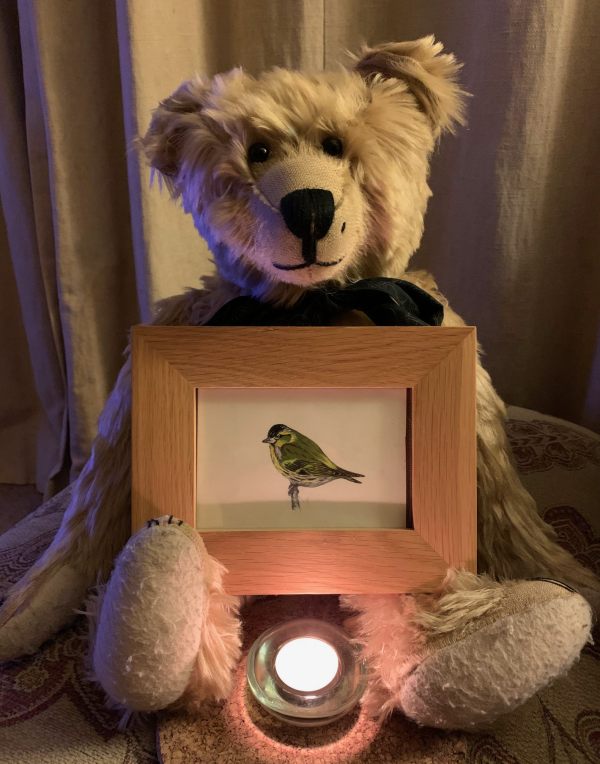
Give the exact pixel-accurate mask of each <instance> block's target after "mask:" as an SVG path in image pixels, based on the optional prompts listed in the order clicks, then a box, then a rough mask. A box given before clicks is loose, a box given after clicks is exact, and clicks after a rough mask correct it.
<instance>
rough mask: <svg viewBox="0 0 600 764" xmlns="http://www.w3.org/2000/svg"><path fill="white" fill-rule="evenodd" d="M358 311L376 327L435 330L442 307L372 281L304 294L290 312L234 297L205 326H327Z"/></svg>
mask: <svg viewBox="0 0 600 764" xmlns="http://www.w3.org/2000/svg"><path fill="white" fill-rule="evenodd" d="M349 310H359V311H362V312H363V313H365V314H366V315H367V316H368V318H370V319H371V321H372V322H373V323H374V324H376V325H378V326H439V325H440V324H441V323H442V320H443V318H444V308H443V307H442V305H441V304H440V303H439V302H438V301H437V300H435V299H434V298H433V297H432V296H431V295H429V294H428V293H427V292H424V291H423V290H422V289H420V288H419V287H418V286H415V285H414V284H412V283H411V282H410V281H404V280H402V279H388V278H375V279H363V280H362V281H356V282H355V283H354V284H350V285H349V286H346V287H342V288H339V289H335V288H332V287H317V288H315V289H309V290H307V291H306V292H305V293H304V294H303V295H302V297H301V298H300V299H299V300H298V301H297V302H296V303H295V304H294V305H292V306H291V307H280V306H276V305H273V304H270V303H268V302H261V301H260V300H257V299H255V298H254V297H235V298H234V299H233V300H230V301H229V302H228V303H226V304H225V305H223V307H222V308H221V309H220V310H218V311H217V312H216V313H215V315H214V316H213V317H212V318H211V319H210V321H208V322H207V325H208V326H328V325H329V324H331V323H332V321H333V320H335V318H336V317H337V316H339V315H340V313H343V312H345V311H349Z"/></svg>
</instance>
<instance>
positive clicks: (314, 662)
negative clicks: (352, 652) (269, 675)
mask: <svg viewBox="0 0 600 764" xmlns="http://www.w3.org/2000/svg"><path fill="white" fill-rule="evenodd" d="M339 667H340V659H339V657H338V654H337V652H336V651H335V649H334V648H333V647H332V645H330V644H329V642H325V641H324V640H323V639H317V638H316V637H298V638H297V639H290V641H289V642H286V643H285V644H284V645H282V646H281V648H280V649H279V651H278V653H277V655H276V657H275V672H276V673H277V676H278V677H279V678H280V679H281V681H282V682H285V684H287V686H288V687H291V688H292V689H293V690H300V692H311V691H316V690H320V689H321V688H322V687H326V686H327V685H328V684H329V683H330V682H331V681H332V679H333V678H334V677H335V675H336V674H337V672H338V670H339Z"/></svg>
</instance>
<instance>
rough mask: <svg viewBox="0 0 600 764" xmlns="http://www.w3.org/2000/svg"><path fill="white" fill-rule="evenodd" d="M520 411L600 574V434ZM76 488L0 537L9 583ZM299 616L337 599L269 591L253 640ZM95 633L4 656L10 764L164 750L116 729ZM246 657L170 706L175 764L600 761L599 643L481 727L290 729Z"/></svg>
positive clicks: (518, 425)
mask: <svg viewBox="0 0 600 764" xmlns="http://www.w3.org/2000/svg"><path fill="white" fill-rule="evenodd" d="M509 417H510V418H509V421H508V425H507V426H508V433H509V436H510V440H511V444H512V447H513V453H514V457H515V460H516V463H517V466H518V468H519V471H520V472H521V475H522V478H523V481H524V483H525V485H526V486H527V487H528V488H529V490H530V491H531V492H532V493H533V495H534V496H535V498H536V499H537V501H538V506H539V510H540V512H541V514H542V515H543V517H544V518H545V519H546V521H547V522H549V523H550V524H551V525H553V526H554V528H555V529H556V531H557V534H558V537H559V540H560V542H561V544H563V545H564V546H565V547H566V548H567V549H569V551H571V552H572V553H573V554H574V555H575V556H576V557H578V559H580V560H581V561H582V562H583V563H584V564H586V565H588V566H589V567H591V568H592V569H594V570H595V571H596V573H598V574H600V437H598V436H597V435H594V434H593V433H591V432H589V431H588V430H585V429H583V428H581V427H577V426H575V425H572V424H569V423H567V422H564V421H562V420H558V419H553V418H552V417H547V416H543V415H541V414H538V413H536V412H533V411H528V410H525V409H517V408H511V409H510V410H509ZM66 498H67V494H61V495H60V496H59V497H55V499H53V500H52V501H51V502H48V503H46V504H45V505H43V506H42V507H41V508H40V509H39V510H37V511H36V512H35V513H33V514H32V515H30V516H29V517H27V518H26V519H25V520H23V521H22V522H20V523H19V524H18V525H17V526H15V527H14V528H13V529H11V530H10V531H8V532H7V533H6V534H4V536H2V537H0V593H1V592H2V590H6V588H7V587H8V586H9V584H10V582H12V581H14V580H16V579H17V578H19V577H20V576H21V575H22V574H23V572H24V571H25V570H26V569H27V568H28V567H29V565H31V563H32V561H33V560H34V559H35V558H36V557H37V556H38V555H39V554H40V553H41V552H42V551H43V550H44V549H45V547H46V546H47V545H48V543H49V542H50V539H51V538H52V536H53V534H54V532H55V531H56V528H57V527H58V524H59V522H60V518H61V514H62V511H63V509H64V505H65V501H66ZM300 614H302V615H307V614H311V615H314V616H316V617H323V618H328V619H331V620H333V621H338V622H339V621H340V619H341V615H340V613H339V611H338V609H337V602H336V598H335V597H294V598H278V599H270V598H269V599H263V600H258V601H257V602H254V603H253V604H252V605H251V606H250V607H248V608H247V609H246V611H245V613H244V618H245V640H246V647H248V645H249V644H250V643H251V642H252V640H253V639H254V637H255V636H256V635H257V634H258V633H259V632H260V631H261V630H262V629H264V628H266V627H267V626H268V625H269V624H270V623H272V622H275V621H278V620H281V619H282V618H284V617H285V618H289V617H290V616H293V615H300ZM597 636H600V635H597ZM596 643H597V644H598V639H596ZM85 644H86V642H85V621H84V619H83V618H79V619H78V620H77V621H76V623H75V624H74V625H73V626H72V627H71V628H69V629H67V630H65V631H64V632H62V633H61V634H60V635H59V636H58V637H57V638H56V639H55V640H54V641H52V642H51V643H48V644H47V645H45V646H44V647H43V648H42V649H41V650H40V651H39V653H38V654H37V655H35V656H34V657H32V658H27V659H24V660H22V661H15V662H13V663H10V664H5V665H4V666H2V668H1V669H0V763H2V762H24V763H26V762H36V764H44V763H45V762H61V764H71V762H72V763H73V764H75V763H76V762H77V764H79V762H82V761H87V760H91V761H94V762H102V763H103V764H104V762H107V763H108V762H111V764H112V762H114V763H115V764H121V763H122V764H125V762H127V763H128V764H130V763H131V762H150V761H155V745H154V739H153V729H152V728H153V720H146V721H145V722H142V723H140V724H139V725H138V726H137V727H134V728H132V729H130V730H128V731H126V732H119V731H118V730H117V729H116V724H117V722H118V716H117V715H116V713H114V712H112V711H110V710H108V709H107V708H105V706H104V704H103V696H102V693H101V692H100V691H99V690H98V689H97V688H96V687H95V686H94V685H92V684H90V683H88V682H87V681H86V679H85V674H86V669H85V665H84V654H85ZM244 668H245V667H244V665H243V662H242V663H241V664H240V666H239V670H238V674H237V682H236V688H235V691H234V693H233V694H232V696H231V698H230V700H229V701H228V702H227V703H225V704H224V705H223V706H218V705H216V704H215V705H213V704H208V705H207V706H206V708H205V709H204V711H203V712H202V713H201V714H200V715H199V716H198V717H197V718H194V719H189V718H185V717H183V716H179V715H171V714H161V715H159V717H158V725H159V729H158V733H159V734H158V745H159V754H160V756H161V759H162V761H163V762H164V763H165V764H171V763H174V762H177V764H187V763H188V762H189V764H192V762H197V761H205V762H217V761H218V762H222V763H223V764H238V763H239V764H242V762H243V763H244V764H258V763H259V762H261V763H262V762H269V764H279V763H281V764H283V763H285V764H288V763H291V762H293V764H304V763H307V762H313V761H314V762H319V763H320V764H321V763H323V764H334V763H335V764H337V763H338V762H348V761H352V762H353V763H354V764H358V763H359V762H360V763H361V764H368V763H371V762H372V763H373V764H375V763H377V764H379V762H383V761H385V762H389V763H390V764H396V763H400V762H411V763H412V762H423V763H424V762H432V761H434V762H448V763H450V762H465V761H468V762H472V763H473V762H480V763H481V764H484V762H485V764H496V763H497V764H517V763H518V762H527V764H538V762H539V764H547V762H551V761H556V762H562V761H565V762H567V761H570V762H579V761H581V762H584V761H598V760H600V651H599V650H598V647H595V646H592V645H590V646H588V647H587V648H586V649H585V650H584V652H583V655H582V658H581V660H580V661H579V663H577V664H576V666H575V667H574V668H573V669H572V670H571V672H570V673H569V674H568V675H567V676H566V677H564V678H563V679H560V680H558V681H557V682H556V683H555V684H554V685H552V686H551V687H548V688H546V689H545V690H544V691H543V692H541V693H539V694H538V695H536V696H535V697H534V698H532V699H531V700H530V701H529V702H528V703H526V704H525V705H524V706H523V707H522V708H520V709H518V710H517V711H515V712H514V713H512V714H509V715H508V716H506V717H504V718H503V719H502V720H501V721H499V722H498V723H496V724H495V725H494V726H493V727H492V728H490V729H489V730H488V731H487V732H486V733H479V734H473V735H468V734H462V733H444V732H439V731H436V730H430V729H421V728H418V727H417V726H416V725H414V724H412V723H411V722H409V721H407V720H406V719H404V718H403V717H402V716H401V715H400V714H396V715H394V716H392V718H391V719H390V720H389V721H388V722H386V723H385V724H384V725H383V726H381V725H379V724H377V723H376V722H374V721H372V720H369V719H367V718H366V717H365V716H364V715H363V714H361V713H360V712H356V713H355V714H354V715H350V716H348V717H346V718H345V719H343V720H342V721H340V722H338V723H337V724H336V725H332V726H330V727H324V728H321V729H305V730H302V729H295V728H291V727H288V726H284V725H281V724H279V723H278V722H276V721H275V720H273V719H271V718H270V717H268V716H266V715H265V714H264V713H263V712H262V711H261V710H260V709H259V708H258V707H257V706H256V705H255V704H254V703H252V702H250V701H249V700H248V699H247V695H246V690H245V683H244Z"/></svg>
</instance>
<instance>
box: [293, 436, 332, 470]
mask: <svg viewBox="0 0 600 764" xmlns="http://www.w3.org/2000/svg"><path fill="white" fill-rule="evenodd" d="M281 455H282V458H284V459H303V460H305V461H306V462H309V463H311V464H313V463H314V464H323V465H325V466H327V467H329V468H330V469H332V470H337V469H339V468H338V466H337V464H334V463H333V462H332V461H331V459H330V458H329V457H328V456H327V454H325V452H324V451H323V449H322V448H320V446H318V445H317V444H316V443H315V442H314V440H311V439H310V438H307V437H306V435H302V439H301V440H297V441H296V442H294V443H286V444H285V446H282V449H281Z"/></svg>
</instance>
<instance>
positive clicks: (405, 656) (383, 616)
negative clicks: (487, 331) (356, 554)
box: [0, 37, 598, 729]
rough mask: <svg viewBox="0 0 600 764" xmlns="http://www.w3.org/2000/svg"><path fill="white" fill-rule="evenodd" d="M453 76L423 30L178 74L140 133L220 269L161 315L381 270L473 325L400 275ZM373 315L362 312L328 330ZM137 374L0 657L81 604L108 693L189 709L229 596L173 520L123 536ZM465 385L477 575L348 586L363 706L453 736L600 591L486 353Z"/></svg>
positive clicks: (232, 617)
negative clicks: (539, 485) (548, 513)
mask: <svg viewBox="0 0 600 764" xmlns="http://www.w3.org/2000/svg"><path fill="white" fill-rule="evenodd" d="M459 69H460V66H459V64H458V63H457V61H456V60H455V58H454V56H452V55H450V54H448V53H445V52H444V50H443V46H442V45H441V44H440V43H439V42H436V41H435V40H434V38H433V37H426V38H423V39H419V40H416V41H411V42H399V43H389V44H382V45H377V46H374V47H364V48H363V49H361V51H360V52H359V53H358V54H357V55H356V56H354V57H353V59H352V62H351V64H350V65H349V66H347V67H344V68H340V69H339V70H337V71H334V72H324V73H318V74H305V73H302V72H299V71H290V70H287V69H282V68H275V69H273V70H270V71H267V72H265V73H263V74H262V75H260V76H258V77H253V76H250V75H249V74H247V73H246V72H244V71H243V70H242V69H234V70H232V71H230V72H227V73H225V74H220V75H217V76H215V77H213V78H212V79H209V78H202V77H195V78H193V79H191V80H189V81H187V82H184V83H183V84H182V85H181V86H180V87H179V88H178V89H177V90H176V91H175V92H174V93H173V94H172V95H171V96H169V97H168V98H165V100H163V101H162V102H161V103H160V104H159V106H158V107H157V109H156V110H155V111H154V113H153V116H152V120H151V124H150V127H149V129H148V131H147V133H146V135H145V136H144V137H143V138H141V139H140V142H139V143H140V147H141V150H142V151H143V152H144V154H145V156H146V158H147V160H148V161H149V163H150V165H151V167H152V172H153V173H156V174H158V176H159V177H160V179H161V181H162V183H164V185H166V187H167V188H168V190H169V191H170V193H171V195H172V197H173V198H175V199H181V202H182V205H183V209H184V211H185V212H186V213H189V214H191V215H192V217H193V220H194V223H195V226H196V228H197V230H198V232H199V233H200V235H201V236H203V237H204V239H205V240H206V241H207V243H208V246H209V247H210V250H211V252H212V255H213V258H214V263H215V266H216V269H215V273H213V274H212V275H209V276H207V277H205V278H204V279H203V288H201V289H190V290H188V291H187V292H186V293H185V294H182V295H177V296H175V297H171V298H169V299H167V300H165V301H163V302H162V303H161V304H160V305H159V307H158V309H157V314H156V319H155V322H156V323H157V324H162V325H203V324H206V323H208V322H209V321H211V319H213V318H214V316H215V315H216V314H218V313H219V311H222V310H223V309H226V308H227V306H228V305H231V304H232V303H233V302H234V301H235V300H239V299H240V298H245V299H246V300H247V301H250V303H251V304H252V305H254V306H255V307H256V306H258V307H260V306H267V307H269V306H270V307H271V308H273V309H287V308H290V309H292V308H293V307H294V306H295V305H297V304H299V302H300V301H301V300H303V299H304V297H306V296H314V295H322V294H323V293H324V292H323V290H329V289H336V290H344V289H347V288H349V287H351V286H352V285H357V284H364V283H366V282H368V284H367V285H368V286H369V287H372V286H373V282H374V281H378V280H379V281H383V282H385V283H389V284H391V285H394V288H396V287H397V286H398V285H399V284H400V285H404V287H405V290H406V289H407V290H408V292H409V294H412V296H413V298H414V300H415V301H416V303H418V302H419V300H418V295H421V296H422V297H423V296H424V297H423V300H424V301H425V302H426V301H427V300H429V301H430V303H431V301H432V299H433V300H434V301H436V302H435V304H436V305H437V304H439V305H440V306H442V308H443V325H444V326H461V325H463V321H462V319H461V318H460V317H459V316H458V315H457V314H456V313H455V312H454V311H453V310H452V308H451V307H450V306H449V304H448V302H447V300H446V299H445V298H444V297H443V295H442V294H441V293H440V291H439V290H438V288H437V286H436V283H435V281H434V280H433V278H432V276H431V275H429V274H428V273H426V272H423V271H410V270H408V264H409V260H410V258H411V255H412V254H413V253H414V252H415V250H416V249H417V248H418V246H419V243H420V240H421V236H422V233H423V221H424V215H425V211H426V207H427V203H428V199H429V197H430V195H431V192H430V189H429V186H428V174H429V162H430V158H431V155H432V152H433V151H434V149H435V147H436V145H437V142H438V139H439V138H440V136H441V135H442V134H444V133H446V132H452V131H453V130H454V129H455V128H456V127H457V126H458V125H460V124H461V123H463V121H464V119H463V108H464V101H465V93H464V92H463V91H462V90H461V87H460V85H459V84H458V82H457V76H458V72H459ZM411 290H412V291H411ZM405 294H406V291H405ZM371 297H372V299H373V300H375V302H376V301H377V299H378V298H377V293H376V292H375V294H374V296H373V295H371ZM409 302H410V300H409ZM412 304H413V303H412V302H411V305H412ZM417 307H418V305H417ZM440 315H441V313H440ZM372 318H373V316H372V315H370V313H369V311H368V310H362V309H361V307H360V305H359V306H358V308H356V306H354V307H351V309H340V310H339V311H337V312H335V315H330V316H328V318H327V323H341V324H344V323H359V324H360V323H369V322H372ZM130 374H131V367H130V359H129V357H127V359H126V361H125V364H124V366H123V368H122V370H121V372H120V374H119V377H118V380H117V382H116V385H115V387H114V389H113V391H112V393H111V395H110V397H109V400H108V402H107V404H106V406H105V408H104V410H103V413H102V415H101V417H100V420H99V425H98V435H97V437H96V439H95V441H94V443H93V447H92V452H91V456H90V458H89V461H88V462H87V464H86V465H85V467H84V469H83V471H82V473H81V475H80V476H79V478H78V479H77V481H76V482H75V484H74V485H73V486H72V489H71V494H70V498H69V502H68V507H67V510H66V512H65V515H64V519H63V522H62V525H61V527H60V529H59V531H58V533H57V535H56V537H55V539H54V541H53V542H52V544H51V545H50V547H49V548H48V550H47V551H46V552H45V553H44V554H43V555H42V557H41V558H40V559H39V560H38V561H37V562H36V564H35V565H34V566H33V567H32V568H31V569H30V571H29V572H28V573H27V574H26V575H25V577H24V578H23V579H22V580H21V581H19V582H18V583H17V584H16V585H15V586H14V587H13V589H12V590H11V591H10V593H9V595H8V597H7V599H6V601H5V602H4V604H3V606H2V609H1V611H0V659H4V660H6V659H12V658H15V657H17V656H19V655H22V654H24V653H31V652H34V651H35V650H36V649H37V648H38V646H39V645H40V644H41V643H42V642H43V641H44V640H45V639H48V638H49V637H51V636H52V635H53V634H54V633H55V632H56V631H57V630H58V629H59V628H61V627H62V626H63V625H64V624H65V623H67V622H68V621H69V619H71V618H72V617H73V614H74V611H75V609H77V608H80V607H81V606H82V603H83V602H84V601H85V600H86V595H87V596H88V601H87V602H88V604H87V608H88V611H89V612H90V613H91V622H92V628H91V630H90V640H91V643H92V644H91V657H92V664H93V669H94V672H95V675H96V677H97V679H98V681H99V682H100V683H101V684H102V686H103V687H104V689H105V691H106V693H107V695H108V696H109V698H110V699H111V700H112V702H113V703H114V704H116V705H118V706H120V707H121V708H123V710H124V711H125V712H126V713H130V712H134V711H156V710H158V709H162V708H166V707H177V706H183V707H185V708H188V709H193V708H194V707H195V705H196V704H198V703H200V702H202V701H203V700H204V699H208V698H212V699H220V698H223V697H226V696H227V694H228V692H229V689H230V686H231V678H232V670H233V668H234V666H235V665H236V663H237V662H238V660H239V657H240V619H239V605H240V601H239V599H238V598H236V597H233V596H230V595H228V594H227V592H226V591H225V590H224V587H223V572H224V570H223V567H222V566H221V564H220V563H219V561H218V560H215V559H213V558H211V557H210V556H209V555H208V554H207V551H206V548H205V547H204V544H203V542H202V539H201V537H200V535H199V534H198V533H197V532H195V531H194V530H193V529H191V528H189V527H187V526H186V525H185V524H182V523H181V522H179V521H177V519H176V517H173V516H169V517H162V518H157V519H156V520H154V521H153V522H149V523H148V524H147V527H145V528H143V529H142V530H140V531H139V532H137V533H136V534H135V535H133V536H132V537H131V538H129V540H128V537H129V528H130V498H131V496H130V467H131V458H130V414H131V384H130ZM476 380H477V444H478V459H477V472H478V477H477V486H478V570H479V571H480V572H479V574H477V575H476V574H473V573H468V572H465V571H460V570H452V571H449V572H448V574H447V576H446V578H445V580H444V581H443V583H442V584H441V585H440V586H439V588H438V589H436V590H435V591H431V592H426V593H418V594H402V595H400V594H398V595H385V596H371V595H370V596H366V595H365V596H362V595H352V596H345V597H343V598H342V600H343V601H342V604H343V607H344V608H346V609H347V610H349V611H350V612H351V613H352V615H351V617H350V618H349V627H350V628H351V629H353V632H354V635H355V636H356V638H357V639H358V640H359V641H360V643H361V644H362V645H363V654H364V658H365V660H366V661H367V662H368V664H369V666H370V670H371V671H370V685H369V688H368V692H367V694H366V696H365V699H364V702H365V703H366V704H367V707H368V709H369V711H370V712H373V713H375V714H386V713H389V712H391V711H393V710H395V709H397V710H400V711H401V712H402V713H404V714H406V715H407V716H408V717H410V718H411V719H413V720H415V721H416V722H417V723H419V724H423V725H431V726H436V727H441V728H449V729H451V728H454V729H457V728H462V729H472V728H475V727H477V726H479V725H482V724H484V723H489V722H490V721H493V720H494V719H495V718H497V717H498V716H499V715H500V714H502V713H505V712H507V711H509V710H511V709H513V708H515V707H516V706H518V705H519V704H521V703H523V702H525V701H526V700H527V699H528V698H529V697H530V696H531V695H532V694H533V693H535V692H536V691H538V690H539V689H540V688H541V687H543V686H544V685H546V684H547V683H549V682H550V681H552V680H553V679H554V678H556V677H557V676H559V675H561V674H563V673H564V672H566V671H567V670H568V669H569V667H570V666H571V665H572V663H573V662H574V661H575V660H576V659H577V657H578V655H579V653H580V651H581V649H582V648H583V646H584V645H585V644H586V642H587V641H588V640H589V638H590V628H591V620H592V615H591V612H592V611H591V607H590V604H589V602H592V601H593V599H594V596H595V595H594V592H597V590H598V582H597V580H596V579H595V578H594V576H593V575H592V573H591V572H589V571H588V570H587V569H585V568H584V567H583V566H581V565H580V564H579V563H578V562H577V561H576V560H575V559H574V558H573V557H572V556H571V555H569V554H568V553H567V552H566V551H564V550H563V549H562V548H561V547H560V546H559V545H558V543H557V541H556V538H555V535H554V532H553V531H552V529H551V528H550V527H549V526H548V525H546V524H545V523H544V522H543V521H542V520H541V519H540V517H539V515H538V513H537V511H536V507H535V503H534V500H533V499H532V497H531V496H530V495H529V494H528V493H527V491H526V490H525V489H524V487H523V486H522V484H521V483H520V481H519V478H518V476H517V474H516V472H515V470H514V468H513V465H512V463H511V460H510V455H509V450H508V445H507V439H506V435H505V431H504V425H503V420H504V417H505V407H504V404H503V402H502V401H501V399H500V398H499V396H498V394H497V393H496V391H495V390H494V388H493V386H492V383H491V381H490V378H489V376H488V374H487V373H486V371H485V370H484V368H483V367H482V365H481V363H480V362H479V363H478V366H477V372H476ZM174 514H176V511H175V509H174ZM94 586H96V587H97V588H96V589H95V591H94V592H93V593H92V595H91V596H90V595H89V591H90V589H91V588H92V587H94Z"/></svg>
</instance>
